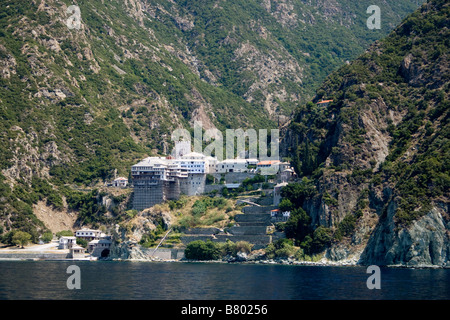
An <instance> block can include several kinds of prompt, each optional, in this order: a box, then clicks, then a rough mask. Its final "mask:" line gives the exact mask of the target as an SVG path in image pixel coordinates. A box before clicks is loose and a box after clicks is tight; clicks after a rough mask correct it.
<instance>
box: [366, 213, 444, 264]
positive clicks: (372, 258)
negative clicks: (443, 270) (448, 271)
mask: <svg viewBox="0 0 450 320" xmlns="http://www.w3.org/2000/svg"><path fill="white" fill-rule="evenodd" d="M394 212H395V211H394V210H392V208H391V209H390V210H388V212H387V215H386V217H385V218H383V219H382V221H380V223H379V224H378V226H377V228H376V229H375V230H374V232H373V234H372V236H371V238H370V240H369V242H368V244H367V246H366V248H365V250H364V252H363V253H362V255H361V259H360V261H359V262H360V263H361V264H365V265H369V264H377V265H399V266H407V267H448V266H450V262H449V256H450V254H449V253H450V242H449V240H450V239H449V234H450V224H449V222H448V221H446V220H445V218H444V217H445V216H446V215H447V214H448V206H447V207H446V206H437V205H436V206H434V207H433V208H432V209H431V210H430V211H429V212H428V213H427V214H426V215H424V216H423V217H421V218H420V219H418V220H416V221H414V222H413V223H412V224H411V225H410V226H409V227H407V228H402V229H399V230H397V229H396V228H395V225H394V223H393V213H394Z"/></svg>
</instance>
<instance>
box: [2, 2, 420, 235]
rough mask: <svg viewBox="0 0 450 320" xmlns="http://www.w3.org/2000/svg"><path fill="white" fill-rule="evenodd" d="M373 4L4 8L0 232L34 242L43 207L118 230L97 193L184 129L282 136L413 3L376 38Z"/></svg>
mask: <svg viewBox="0 0 450 320" xmlns="http://www.w3.org/2000/svg"><path fill="white" fill-rule="evenodd" d="M371 4H372V3H369V1H359V2H355V1H345V0H342V1H294V0H283V1H282V0H280V1H271V0H245V1H244V0H234V1H169V0H167V1H166V0H159V1H152V0H146V1H144V0H126V1H122V0H120V1H119V0H111V1H99V0H98V1H91V0H89V1H81V0H80V1H69V0H33V1H2V2H1V3H0V148H1V153H0V170H1V174H0V190H1V196H0V214H1V215H2V216H1V223H0V226H2V228H1V229H0V234H5V233H6V232H8V231H11V230H15V229H23V230H26V231H28V232H30V233H31V234H32V235H33V240H36V239H37V237H38V236H39V233H40V232H42V231H43V230H45V226H43V224H42V223H40V222H39V220H38V219H37V217H36V215H35V212H33V211H35V206H36V204H37V203H41V202H44V204H46V205H48V206H50V207H52V210H53V209H55V210H63V211H66V210H73V212H74V215H75V216H77V215H80V216H81V217H84V218H86V217H91V216H92V217H94V216H95V218H92V219H88V220H87V221H99V222H101V223H105V222H104V221H110V220H108V219H106V218H105V216H104V215H105V214H106V212H105V208H104V207H103V206H102V205H101V203H100V204H98V203H96V201H97V200H98V197H97V196H95V195H92V194H91V193H90V189H91V188H93V187H94V186H96V185H98V184H100V185H101V184H103V183H104V182H105V181H108V180H110V179H112V178H113V177H114V173H115V172H117V174H119V175H125V176H128V173H129V168H130V166H131V164H133V163H135V162H136V161H137V160H139V159H141V158H143V157H145V156H148V155H156V154H167V153H168V152H170V150H171V147H172V144H171V140H170V135H171V133H172V131H173V130H174V129H175V128H178V127H185V128H191V126H192V124H193V122H194V121H196V120H198V121H202V123H203V126H204V127H205V128H211V127H217V128H218V129H220V130H224V129H225V128H248V127H254V128H266V129H270V128H275V127H276V126H277V124H278V122H277V121H278V120H279V119H281V120H283V117H287V116H288V115H289V114H290V113H291V111H292V110H293V109H294V108H295V106H296V105H297V104H299V103H301V102H302V101H307V99H308V98H310V97H311V96H312V93H313V92H314V88H315V87H316V86H317V85H318V84H319V83H320V82H321V81H322V80H323V79H324V78H325V76H326V75H327V74H328V73H329V72H330V71H332V70H333V69H335V68H336V67H337V66H339V65H341V64H342V63H343V62H345V61H346V60H351V59H353V58H354V57H356V56H357V55H358V54H359V53H361V52H362V51H363V50H364V49H365V48H366V47H367V46H368V45H369V44H370V43H371V42H372V41H373V40H375V39H378V38H381V37H382V36H383V35H385V34H387V33H388V32H389V30H391V29H392V28H393V27H394V26H395V25H396V24H397V23H398V22H399V21H400V19H401V18H402V17H404V16H406V14H408V13H410V12H412V11H413V9H414V8H415V7H416V6H417V3H416V1H413V0H403V1H383V3H382V4H380V8H381V10H382V15H381V17H382V28H381V29H380V30H376V29H375V30H370V29H368V28H367V26H366V20H367V18H368V16H369V15H370V14H367V12H366V9H367V7H368V6H369V5H371ZM74 5H75V6H76V7H77V8H79V19H78V18H77V17H78V16H77V12H76V11H71V10H69V9H71V8H73V7H72V6H74ZM74 20H75V21H79V22H80V25H79V28H78V25H76V24H73V22H74ZM116 170H117V171H116ZM74 187H76V188H77V189H76V190H78V189H80V188H81V189H87V190H88V191H87V192H84V191H83V192H80V191H76V190H74ZM84 218H83V219H84ZM83 219H82V220H81V221H85V220H83ZM36 226H38V227H36Z"/></svg>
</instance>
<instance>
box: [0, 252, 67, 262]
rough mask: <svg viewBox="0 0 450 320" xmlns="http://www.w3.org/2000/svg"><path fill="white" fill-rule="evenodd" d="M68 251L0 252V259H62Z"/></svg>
mask: <svg viewBox="0 0 450 320" xmlns="http://www.w3.org/2000/svg"><path fill="white" fill-rule="evenodd" d="M68 255H69V254H68V253H67V252H64V253H41V252H23V253H22V252H21V253H13V252H11V253H4V252H1V253H0V259H10V260H28V259H33V260H34V259H39V260H62V259H68Z"/></svg>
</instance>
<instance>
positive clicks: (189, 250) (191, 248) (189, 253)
mask: <svg viewBox="0 0 450 320" xmlns="http://www.w3.org/2000/svg"><path fill="white" fill-rule="evenodd" d="M184 255H185V257H186V259H189V260H216V259H218V258H220V250H219V248H218V246H217V245H215V244H214V243H213V242H212V241H211V240H207V241H206V242H205V241H202V240H196V241H192V242H191V243H189V244H188V245H187V246H186V249H185V250H184Z"/></svg>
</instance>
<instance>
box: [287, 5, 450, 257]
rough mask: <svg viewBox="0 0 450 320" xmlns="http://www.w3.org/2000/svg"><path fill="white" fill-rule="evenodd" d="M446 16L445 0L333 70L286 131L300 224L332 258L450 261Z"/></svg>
mask: <svg viewBox="0 0 450 320" xmlns="http://www.w3.org/2000/svg"><path fill="white" fill-rule="evenodd" d="M449 12H450V6H449V3H448V2H447V1H438V0H436V1H429V2H427V3H426V4H424V5H423V7H421V8H420V9H419V10H417V11H416V12H415V13H413V14H412V15H411V16H409V17H408V18H407V19H405V20H404V21H403V22H402V23H401V24H400V25H399V26H398V27H397V28H396V29H395V31H394V32H393V33H392V34H390V35H389V36H388V37H386V38H385V39H383V40H380V41H377V42H376V43H374V44H373V45H372V46H371V47H370V48H369V49H368V50H367V51H366V52H365V53H364V54H362V55H361V56H360V57H359V58H358V59H356V60H355V61H353V62H352V63H350V64H348V65H345V66H343V67H342V68H340V69H339V70H338V71H337V72H334V73H332V74H331V75H330V76H329V77H328V78H327V79H326V81H325V82H324V83H323V85H322V86H321V87H320V88H319V90H318V91H317V96H316V97H315V99H314V100H313V102H310V103H307V104H306V105H304V106H302V107H300V108H298V109H297V111H296V113H295V116H294V117H293V119H292V122H291V124H290V126H289V128H288V130H287V131H286V135H285V143H284V145H285V151H286V153H287V154H289V155H291V157H292V159H293V161H294V163H295V165H296V169H297V171H298V172H299V174H300V175H301V176H304V177H305V179H304V181H303V185H304V186H308V187H304V188H303V189H302V190H300V191H301V192H300V193H301V194H302V195H301V196H299V198H300V200H301V206H302V208H303V209H304V210H305V211H306V213H307V214H308V217H309V218H310V221H309V220H308V221H307V219H304V221H307V222H311V226H312V229H313V230H314V229H316V228H318V227H319V226H320V227H321V228H320V229H319V231H320V232H321V235H322V236H324V235H326V237H322V240H323V241H322V244H323V245H324V246H323V247H321V249H324V248H328V249H327V255H328V257H329V258H330V259H337V260H340V259H346V258H350V257H352V258H355V259H357V260H358V259H361V260H360V261H361V262H363V263H369V264H388V265H392V264H402V265H411V266H413V265H421V264H423V265H445V264H446V263H448V260H449V252H450V251H449V243H450V242H449V230H450V229H449V228H450V223H449V222H450V216H449V211H448V205H449V190H450V172H449V169H450V167H449V159H450V140H449V138H450V127H449V123H448V117H449V56H448V55H449V52H450V51H449V39H450V37H449V27H450V23H449ZM322 99H325V100H332V102H330V103H329V105H328V106H326V107H321V105H320V104H317V103H316V102H318V101H321V100H322ZM304 190H308V191H309V192H308V193H307V192H305V191H304ZM302 192H303V193H302ZM291 193H292V192H291ZM286 195H288V193H287V194H286ZM297 195H298V192H297ZM301 224H302V223H300V225H301ZM313 230H308V231H307V232H303V233H302V234H300V235H299V236H298V240H297V241H298V242H299V243H301V242H304V241H305V237H306V236H308V235H309V236H310V238H306V240H310V239H311V237H312V238H314V236H313ZM316 230H317V229H316ZM304 244H305V245H306V244H307V243H306V242H305V243H304Z"/></svg>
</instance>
